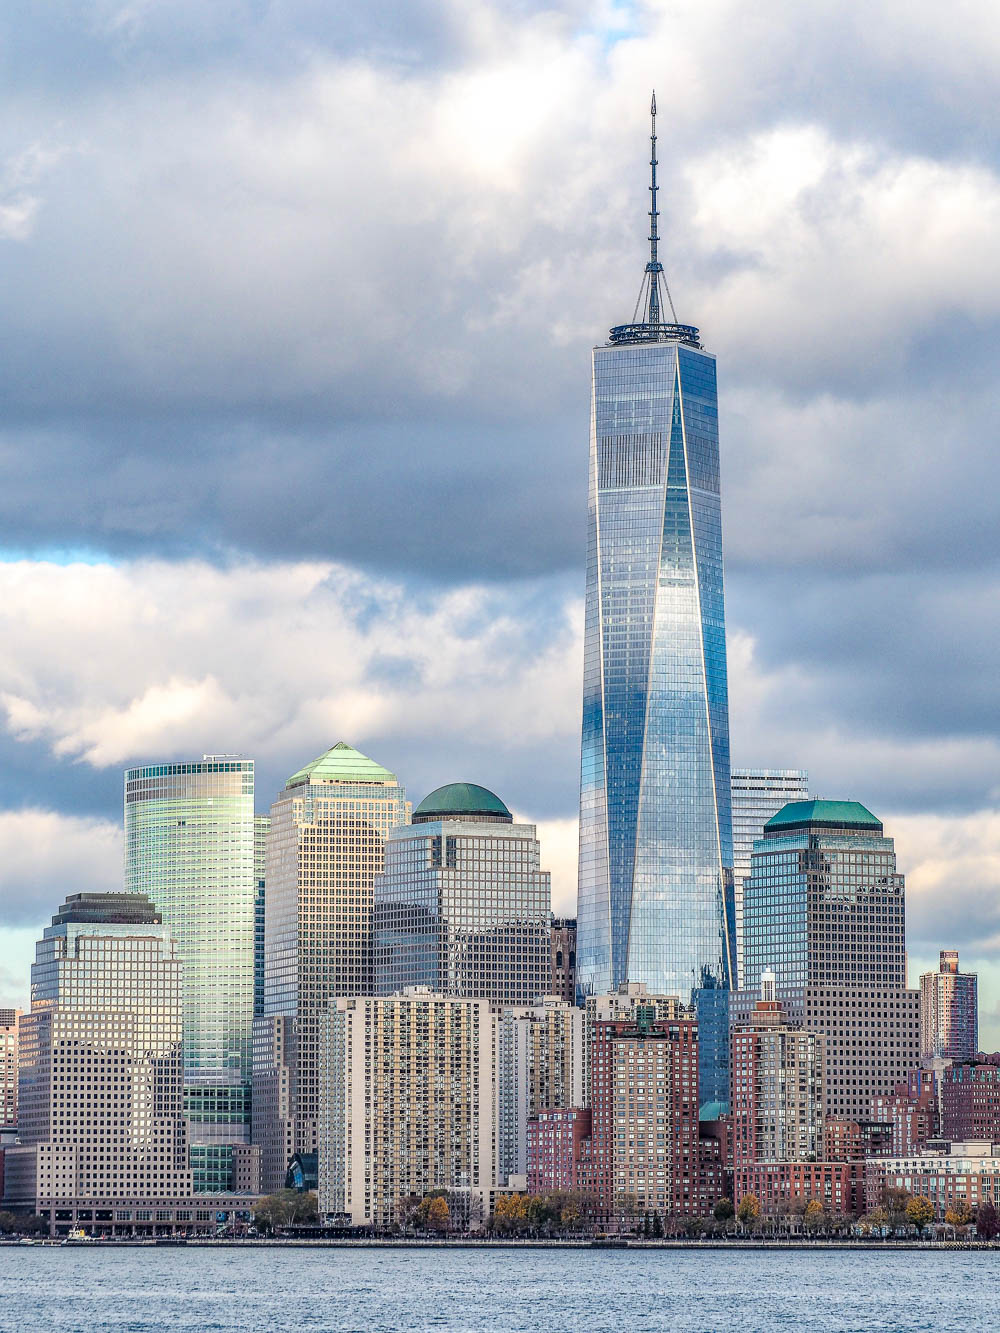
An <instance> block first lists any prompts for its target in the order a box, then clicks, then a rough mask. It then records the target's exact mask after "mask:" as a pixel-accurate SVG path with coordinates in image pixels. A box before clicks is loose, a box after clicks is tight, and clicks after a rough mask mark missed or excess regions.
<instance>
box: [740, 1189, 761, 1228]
mask: <svg viewBox="0 0 1000 1333" xmlns="http://www.w3.org/2000/svg"><path fill="white" fill-rule="evenodd" d="M736 1216H737V1218H738V1219H739V1222H740V1225H741V1226H742V1227H744V1228H745V1229H746V1230H747V1231H752V1230H753V1228H754V1227H755V1226H756V1224H757V1222H758V1221H759V1219H760V1199H758V1198H757V1196H756V1194H744V1195H743V1198H742V1199H740V1202H739V1205H738V1206H737V1209H736Z"/></svg>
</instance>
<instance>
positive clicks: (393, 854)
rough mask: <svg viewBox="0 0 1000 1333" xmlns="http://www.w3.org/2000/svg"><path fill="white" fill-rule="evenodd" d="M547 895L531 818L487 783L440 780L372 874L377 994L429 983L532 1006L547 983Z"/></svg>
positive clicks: (470, 995) (394, 834)
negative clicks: (521, 819) (520, 818)
mask: <svg viewBox="0 0 1000 1333" xmlns="http://www.w3.org/2000/svg"><path fill="white" fill-rule="evenodd" d="M400 823H401V824H402V821H400ZM551 898H552V886H551V879H550V876H549V872H548V871H547V870H542V869H541V864H540V850H539V845H538V837H537V835H536V832H535V826H534V824H515V823H514V819H513V816H512V815H511V813H510V811H509V810H508V809H507V807H506V806H505V805H504V803H503V801H501V800H500V798H499V797H498V796H495V795H494V794H493V793H492V792H491V791H487V790H486V788H485V787H478V786H476V785H475V784H474V783H469V782H453V783H451V784H450V785H449V786H446V787H439V788H438V789H437V791H432V792H431V794H430V795H429V796H426V797H425V798H424V799H423V800H422V801H421V802H420V804H419V805H418V806H417V808H416V810H415V811H414V812H413V822H412V823H411V824H407V825H405V826H401V827H397V828H395V829H394V830H393V831H392V833H391V834H390V835H389V838H388V840H387V842H386V847H385V871H384V873H383V874H381V875H379V876H377V878H376V880H375V993H376V994H378V995H392V994H394V993H395V992H396V991H401V990H404V989H405V988H406V987H409V986H427V987H429V988H430V989H431V990H433V991H435V992H439V993H440V994H442V995H461V996H465V997H467V998H469V999H485V1000H490V1001H492V1002H493V1004H495V1005H500V1006H504V1005H525V1004H534V1003H535V1002H536V1001H538V1000H539V999H540V998H541V997H542V996H543V995H546V994H548V991H549V986H550V982H551V968H550V937H551V930H550V921H551V911H550V905H551Z"/></svg>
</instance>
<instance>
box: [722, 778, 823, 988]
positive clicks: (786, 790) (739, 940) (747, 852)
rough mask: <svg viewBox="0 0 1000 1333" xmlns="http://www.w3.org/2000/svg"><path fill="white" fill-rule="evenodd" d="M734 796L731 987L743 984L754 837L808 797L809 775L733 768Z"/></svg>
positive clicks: (761, 834)
mask: <svg viewBox="0 0 1000 1333" xmlns="http://www.w3.org/2000/svg"><path fill="white" fill-rule="evenodd" d="M732 795H733V898H734V904H735V920H736V978H735V979H734V981H733V988H734V989H735V988H736V986H737V985H740V986H742V985H743V984H744V979H743V973H744V969H745V961H744V956H743V884H744V881H745V880H746V879H747V878H748V876H749V874H750V857H751V854H752V852H753V844H754V840H755V839H756V838H762V837H763V836H764V825H765V824H766V823H767V821H768V820H769V819H770V818H771V816H772V815H776V814H777V813H778V811H779V810H780V809H781V807H782V806H783V805H786V804H787V803H788V802H789V801H804V800H806V799H807V798H808V796H809V774H808V773H807V772H805V770H804V769H800V768H734V769H733V770H732Z"/></svg>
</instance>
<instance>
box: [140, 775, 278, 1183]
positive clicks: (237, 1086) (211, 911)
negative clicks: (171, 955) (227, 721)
mask: <svg viewBox="0 0 1000 1333" xmlns="http://www.w3.org/2000/svg"><path fill="white" fill-rule="evenodd" d="M125 887H126V889H127V891H128V892H129V893H142V894H146V895H147V896H148V898H149V899H150V901H151V902H152V903H153V904H154V905H155V906H156V908H157V909H158V910H159V911H160V912H161V913H162V914H163V921H164V924H165V925H166V926H167V927H168V928H169V930H170V933H171V936H172V937H173V939H174V940H175V942H176V945H177V954H178V957H179V958H180V960H181V962H182V963H183V966H184V1107H185V1115H186V1116H187V1119H188V1124H189V1127H190V1143H191V1164H192V1167H193V1169H194V1182H195V1189H196V1190H200V1191H210V1192H218V1191H220V1190H228V1189H229V1188H230V1185H231V1182H232V1145H233V1144H235V1143H248V1142H249V1139H250V1088H251V1072H252V1065H251V1041H252V1032H253V1009H254V901H255V895H256V880H255V877H254V766H253V760H252V759H241V758H239V757H238V756H235V755H205V757H204V758H203V759H201V760H200V761H195V762H191V763H176V764H175V763H165V764H149V765H145V766H144V767H142V768H130V769H128V770H127V771H126V773H125Z"/></svg>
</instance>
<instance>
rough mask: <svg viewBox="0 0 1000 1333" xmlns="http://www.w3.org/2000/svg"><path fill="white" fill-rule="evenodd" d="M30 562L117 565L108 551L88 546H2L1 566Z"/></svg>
mask: <svg viewBox="0 0 1000 1333" xmlns="http://www.w3.org/2000/svg"><path fill="white" fill-rule="evenodd" d="M22 560H30V561H32V562H33V563H35V564H39V565H116V564H118V561H117V560H116V559H115V558H114V556H111V555H108V553H107V551H97V550H95V549H93V548H92V547H88V546H37V547H32V548H30V549H29V548H27V547H15V546H0V564H4V565H15V564H19V563H20V562H21V561H22Z"/></svg>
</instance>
